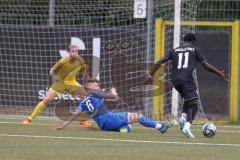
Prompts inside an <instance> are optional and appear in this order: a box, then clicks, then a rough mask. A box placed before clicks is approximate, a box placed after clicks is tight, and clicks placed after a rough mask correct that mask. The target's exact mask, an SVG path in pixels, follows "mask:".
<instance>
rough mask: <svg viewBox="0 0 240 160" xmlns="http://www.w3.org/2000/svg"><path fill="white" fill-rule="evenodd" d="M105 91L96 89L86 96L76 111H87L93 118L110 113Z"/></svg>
mask: <svg viewBox="0 0 240 160" xmlns="http://www.w3.org/2000/svg"><path fill="white" fill-rule="evenodd" d="M105 96H106V93H105V92H102V91H94V92H92V93H90V94H89V95H88V96H86V97H85V98H84V99H83V100H82V102H81V103H80V104H79V106H78V107H77V109H76V112H78V113H81V112H86V113H87V114H88V115H89V116H90V117H91V118H97V117H99V116H102V115H105V114H106V113H108V112H109V111H108V109H107V108H106V106H105V105H104V98H105Z"/></svg>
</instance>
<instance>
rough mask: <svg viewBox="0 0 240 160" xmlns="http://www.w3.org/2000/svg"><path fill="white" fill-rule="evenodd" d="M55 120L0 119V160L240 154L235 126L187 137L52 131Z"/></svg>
mask: <svg viewBox="0 0 240 160" xmlns="http://www.w3.org/2000/svg"><path fill="white" fill-rule="evenodd" d="M59 123H60V122H56V121H49V120H48V121H46V120H43V121H37V122H35V123H34V124H33V125H30V126H23V125H21V124H20V123H19V122H18V121H15V120H0V126H1V127H0V160H6V159H9V160H32V159H34V160H73V159H78V160H80V159H87V160H91V159H94V160H95V159H97V160H101V159H102V160H107V159H111V160H120V159H121V160H122V159H131V160H135V159H136V160H137V159H138V160H142V159H147V160H154V159H158V160H161V159H162V160H173V159H174V160H193V159H194V160H198V159H204V160H216V159H218V160H225V159H227V160H236V159H237V158H238V157H239V156H240V126H238V125H236V126H228V127H226V126H220V125H218V126H217V134H216V136H215V137H213V138H205V137H204V136H203V135H202V134H201V126H193V127H192V132H193V133H194V135H195V136H196V138H195V139H187V138H185V137H184V135H182V134H181V133H180V131H179V128H178V127H177V126H174V127H173V128H170V129H169V130H168V132H167V133H165V134H160V132H158V131H156V130H154V129H151V128H144V127H142V126H140V125H134V129H133V132H132V133H128V134H123V133H117V132H103V131H100V130H98V129H97V127H93V128H91V129H86V128H83V127H80V126H78V125H77V123H75V125H71V126H69V127H68V128H66V129H65V130H61V131H57V130H54V127H56V126H57V125H56V124H59Z"/></svg>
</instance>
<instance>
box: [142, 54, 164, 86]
mask: <svg viewBox="0 0 240 160" xmlns="http://www.w3.org/2000/svg"><path fill="white" fill-rule="evenodd" d="M167 61H168V59H167V58H165V57H163V58H161V59H160V60H159V61H158V62H157V63H155V64H154V66H153V68H152V69H151V70H150V72H149V73H148V76H147V79H146V80H145V81H144V84H145V85H148V84H151V83H152V77H153V75H154V74H155V72H156V71H157V70H158V69H159V67H160V66H161V65H162V64H163V63H165V62H167Z"/></svg>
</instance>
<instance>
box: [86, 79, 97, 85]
mask: <svg viewBox="0 0 240 160" xmlns="http://www.w3.org/2000/svg"><path fill="white" fill-rule="evenodd" d="M87 83H98V84H100V82H99V80H97V79H90V80H87Z"/></svg>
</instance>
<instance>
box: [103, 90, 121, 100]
mask: <svg viewBox="0 0 240 160" xmlns="http://www.w3.org/2000/svg"><path fill="white" fill-rule="evenodd" d="M105 98H106V99H109V100H117V99H118V93H117V89H116V88H115V87H113V88H111V89H110V92H108V93H106V95H105Z"/></svg>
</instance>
